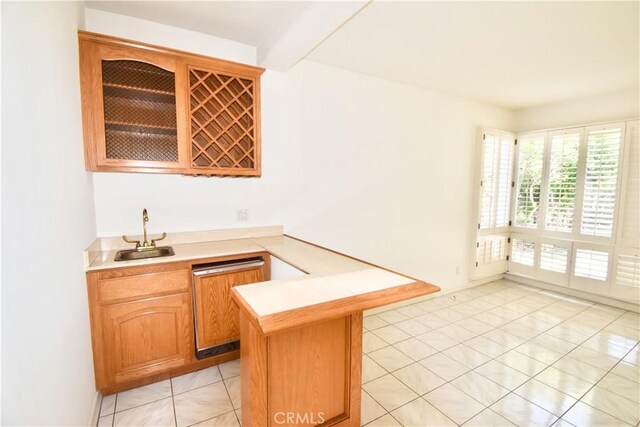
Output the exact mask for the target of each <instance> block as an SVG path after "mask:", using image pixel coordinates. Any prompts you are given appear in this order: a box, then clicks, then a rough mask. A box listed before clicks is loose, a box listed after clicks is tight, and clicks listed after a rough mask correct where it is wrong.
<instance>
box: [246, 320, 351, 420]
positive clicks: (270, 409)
mask: <svg viewBox="0 0 640 427" xmlns="http://www.w3.org/2000/svg"><path fill="white" fill-rule="evenodd" d="M240 324H241V336H242V346H241V347H240V350H241V371H242V376H241V384H242V386H241V393H242V423H243V425H251V426H253V425H256V426H277V425H299V426H315V425H323V426H340V427H346V426H350V427H356V426H360V398H361V389H360V387H361V378H362V372H361V369H362V313H360V312H358V313H352V314H350V315H348V316H343V317H339V318H335V319H331V320H325V321H321V322H317V323H312V324H309V325H306V326H303V327H300V328H295V329H289V330H286V331H281V332H276V333H274V334H272V335H268V336H265V335H263V334H262V333H261V331H260V329H259V327H257V325H256V324H255V323H254V322H253V320H252V319H251V318H250V317H249V316H248V315H247V313H246V312H245V311H244V310H241V311H240ZM288 414H294V415H288ZM295 414H299V416H296V415H295ZM288 416H289V417H291V416H293V417H294V418H286V417H288ZM283 417H284V418H283Z"/></svg>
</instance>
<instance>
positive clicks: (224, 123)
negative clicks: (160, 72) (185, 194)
mask: <svg viewBox="0 0 640 427" xmlns="http://www.w3.org/2000/svg"><path fill="white" fill-rule="evenodd" d="M189 88H190V91H189V93H190V113H191V114H190V117H191V123H190V124H191V168H192V169H229V170H241V169H249V170H252V169H255V168H256V167H257V155H258V149H259V148H258V147H257V144H258V142H257V130H256V116H255V115H256V111H255V107H254V106H255V103H254V98H255V96H256V95H255V93H256V84H255V81H254V80H253V79H250V78H243V77H237V76H230V75H226V74H223V73H220V72H216V71H211V70H204V69H197V68H192V67H190V68H189Z"/></svg>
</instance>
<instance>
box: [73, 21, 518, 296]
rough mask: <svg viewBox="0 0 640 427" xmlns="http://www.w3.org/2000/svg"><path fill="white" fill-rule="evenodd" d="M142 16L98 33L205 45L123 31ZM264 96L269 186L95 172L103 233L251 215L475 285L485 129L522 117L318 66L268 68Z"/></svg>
mask: <svg viewBox="0 0 640 427" xmlns="http://www.w3.org/2000/svg"><path fill="white" fill-rule="evenodd" d="M130 19H131V18H126V17H119V16H118V15H113V14H109V16H107V15H105V14H103V13H101V12H95V11H91V12H89V13H88V14H87V21H86V28H87V30H89V31H96V32H108V33H111V34H113V35H118V36H124V37H129V38H133V39H136V38H137V39H142V40H144V41H147V42H152V43H161V41H162V43H161V44H164V45H167V46H170V47H182V48H185V46H187V45H188V41H189V38H190V37H191V34H192V33H191V32H187V31H184V30H180V29H176V28H174V29H172V30H171V31H172V38H171V39H170V40H168V39H167V38H164V37H163V35H162V32H163V31H164V30H165V28H166V26H164V25H158V24H155V23H151V22H146V23H144V24H142V23H141V22H139V23H138V25H135V26H131V25H124V24H117V23H115V22H114V20H115V21H120V20H121V21H122V22H124V23H126V22H129V20H130ZM137 21H138V20H137ZM142 22H143V21H142ZM107 30H110V31H107ZM143 37H144V38H143ZM199 37H208V36H205V35H200V36H199ZM218 43H220V39H216V40H212V43H211V44H212V45H216V44H218ZM206 45H207V44H206V43H202V42H200V43H199V44H198V45H197V46H193V48H192V49H189V50H192V51H196V52H200V53H206V52H204V51H203V49H202V47H203V46H206ZM219 56H222V55H219ZM262 87H263V92H262V103H263V110H262V119H263V134H262V137H263V177H262V178H260V179H251V178H250V179H237V178H236V179H233V178H222V179H221V178H193V177H182V176H170V175H161V176H154V175H135V174H106V173H96V174H94V185H95V198H96V201H95V206H96V221H97V230H98V234H99V235H101V236H107V235H119V234H122V233H136V232H139V229H140V220H139V216H140V211H141V209H142V208H143V207H146V208H147V209H149V213H150V218H151V221H150V224H149V225H150V227H151V231H152V232H154V233H155V232H162V231H165V230H166V231H169V232H170V231H178V230H198V229H210V228H224V227H230V226H233V227H235V226H239V225H244V224H239V223H238V222H237V221H236V209H237V208H248V209H249V216H250V221H249V223H247V224H246V225H265V224H284V225H285V231H286V232H288V233H291V234H293V235H297V236H301V237H304V238H308V239H311V240H313V241H315V242H318V243H320V244H323V245H327V246H329V247H332V248H335V249H338V250H343V251H346V252H348V253H350V254H353V255H356V256H361V257H363V258H366V259H368V260H371V261H374V262H377V263H380V264H382V265H384V266H387V267H390V268H395V269H397V270H399V271H402V272H405V273H407V274H413V275H415V276H418V277H420V278H422V279H425V280H430V281H432V282H434V283H436V284H438V285H441V286H442V287H443V288H452V287H454V286H460V285H463V284H466V283H467V281H468V272H467V268H468V265H469V261H468V252H469V245H470V244H471V243H470V236H471V230H470V223H471V220H470V212H471V210H472V209H471V194H472V193H471V181H472V172H473V168H474V153H475V151H474V149H473V144H474V140H475V138H474V137H475V132H476V127H477V126H491V127H498V128H509V127H510V124H511V113H510V112H507V111H505V110H501V109H497V108H493V107H488V106H484V105H481V104H478V103H474V102H470V101H465V100H462V99H459V98H454V97H450V96H446V95H442V94H438V93H435V92H430V91H426V90H421V89H417V88H415V87H411V86H406V85H401V84H397V83H392V82H389V81H386V80H382V79H377V78H373V77H368V76H365V75H362V74H358V73H353V72H347V71H344V70H341V69H338V68H333V67H330V66H326V65H321V64H318V63H315V62H311V61H302V62H301V63H300V64H298V65H297V66H296V67H294V68H293V69H292V70H290V71H288V72H286V73H278V72H271V71H267V72H266V73H265V74H264V75H263V80H262ZM456 269H458V272H457V271H456Z"/></svg>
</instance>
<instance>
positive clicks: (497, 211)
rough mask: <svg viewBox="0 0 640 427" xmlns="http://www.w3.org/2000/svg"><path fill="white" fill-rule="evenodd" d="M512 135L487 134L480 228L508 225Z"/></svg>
mask: <svg viewBox="0 0 640 427" xmlns="http://www.w3.org/2000/svg"><path fill="white" fill-rule="evenodd" d="M513 142H514V140H513V136H512V135H510V134H503V133H489V132H486V133H485V134H484V136H483V150H482V176H481V179H480V187H481V192H480V194H481V196H480V222H479V224H480V229H482V230H484V229H491V228H500V227H508V226H509V209H510V204H511V169H512V165H511V162H512V156H513Z"/></svg>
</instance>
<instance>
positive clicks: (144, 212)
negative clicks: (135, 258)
mask: <svg viewBox="0 0 640 427" xmlns="http://www.w3.org/2000/svg"><path fill="white" fill-rule="evenodd" d="M147 222H149V215H148V214H147V209H143V210H142V231H143V235H142V244H140V240H130V239H128V238H127V236H122V240H124V241H125V242H127V243H135V244H136V249H137V250H139V251H150V250H153V249H156V242H158V241H160V240H162V239H164V238H165V237H167V233H162V234H161V235H160V237H158V238H157V239H151V243H149V242H148V241H147Z"/></svg>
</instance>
